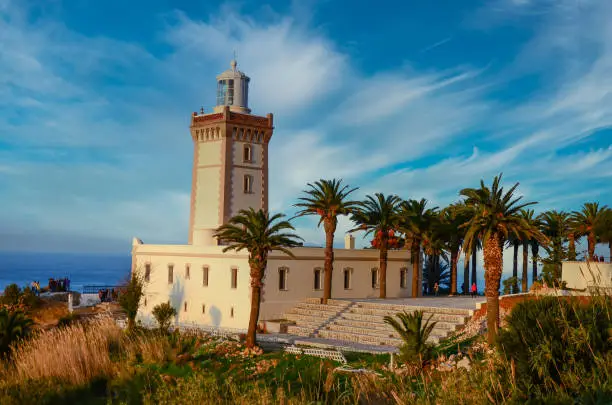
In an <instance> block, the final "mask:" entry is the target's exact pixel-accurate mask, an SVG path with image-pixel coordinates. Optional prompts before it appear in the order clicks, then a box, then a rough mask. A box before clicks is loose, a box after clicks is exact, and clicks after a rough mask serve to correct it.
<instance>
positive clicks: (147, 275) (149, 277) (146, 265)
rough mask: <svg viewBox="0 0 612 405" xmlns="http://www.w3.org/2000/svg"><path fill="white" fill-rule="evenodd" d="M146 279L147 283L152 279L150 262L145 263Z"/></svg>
mask: <svg viewBox="0 0 612 405" xmlns="http://www.w3.org/2000/svg"><path fill="white" fill-rule="evenodd" d="M144 281H145V283H148V282H149V281H151V264H150V263H147V264H145V274H144Z"/></svg>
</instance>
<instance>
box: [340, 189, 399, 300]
mask: <svg viewBox="0 0 612 405" xmlns="http://www.w3.org/2000/svg"><path fill="white" fill-rule="evenodd" d="M401 202H402V200H401V198H399V197H398V196H396V195H389V196H385V195H384V194H382V193H376V194H375V195H374V197H372V196H371V195H368V196H366V198H365V200H364V201H362V202H361V203H360V204H359V208H357V209H356V210H355V211H354V212H353V213H352V215H351V220H352V221H353V222H355V224H356V225H357V227H356V228H354V229H352V230H350V231H349V232H355V231H359V230H363V231H365V232H366V235H369V234H371V233H374V234H375V236H376V238H377V239H378V241H379V261H380V273H379V279H380V280H379V283H380V298H387V252H388V249H389V237H390V236H391V234H392V233H393V232H395V230H397V229H398V225H399V220H400V217H399V207H400V204H401Z"/></svg>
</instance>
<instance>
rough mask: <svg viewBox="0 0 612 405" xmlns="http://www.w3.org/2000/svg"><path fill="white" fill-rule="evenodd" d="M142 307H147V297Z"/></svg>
mask: <svg viewBox="0 0 612 405" xmlns="http://www.w3.org/2000/svg"><path fill="white" fill-rule="evenodd" d="M144 306H145V307H146V306H147V297H145V298H144Z"/></svg>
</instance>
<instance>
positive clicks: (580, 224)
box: [572, 202, 608, 260]
mask: <svg viewBox="0 0 612 405" xmlns="http://www.w3.org/2000/svg"><path fill="white" fill-rule="evenodd" d="M607 208H608V206H607V205H604V206H600V205H599V203H598V202H591V203H584V205H583V206H582V209H581V210H580V211H574V212H573V213H572V222H573V223H574V224H575V225H576V228H577V229H578V230H579V231H580V232H581V233H583V234H585V235H586V236H587V241H588V244H589V245H588V249H589V260H593V258H594V256H595V245H596V244H597V235H596V234H595V228H596V227H597V226H598V224H599V222H600V221H601V220H602V219H603V215H604V213H605V212H606V210H607Z"/></svg>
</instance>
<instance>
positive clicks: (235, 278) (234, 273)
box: [232, 267, 238, 288]
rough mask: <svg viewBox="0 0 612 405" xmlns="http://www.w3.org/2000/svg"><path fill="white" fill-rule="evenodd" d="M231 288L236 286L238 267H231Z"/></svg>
mask: <svg viewBox="0 0 612 405" xmlns="http://www.w3.org/2000/svg"><path fill="white" fill-rule="evenodd" d="M232 288H238V269H237V268H235V267H232Z"/></svg>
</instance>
